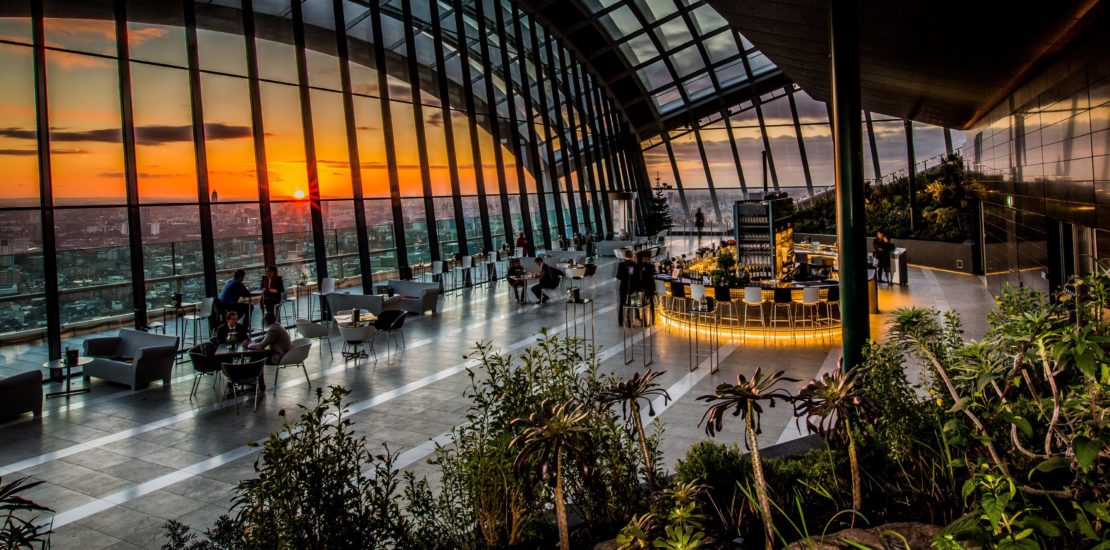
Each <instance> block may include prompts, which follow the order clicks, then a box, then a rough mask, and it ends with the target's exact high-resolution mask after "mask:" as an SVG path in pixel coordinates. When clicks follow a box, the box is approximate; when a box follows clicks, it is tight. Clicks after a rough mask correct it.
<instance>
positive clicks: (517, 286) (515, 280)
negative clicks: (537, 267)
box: [508, 258, 528, 301]
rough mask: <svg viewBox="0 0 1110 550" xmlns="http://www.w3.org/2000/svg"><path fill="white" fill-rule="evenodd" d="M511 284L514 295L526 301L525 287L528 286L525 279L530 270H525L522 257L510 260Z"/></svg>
mask: <svg viewBox="0 0 1110 550" xmlns="http://www.w3.org/2000/svg"><path fill="white" fill-rule="evenodd" d="M508 276H509V284H510V285H512V287H513V297H514V298H516V299H517V301H524V289H525V287H527V286H528V282H527V281H526V280H525V279H527V278H528V272H527V271H525V270H524V264H522V263H520V258H513V259H512V260H511V261H510V262H509V272H508Z"/></svg>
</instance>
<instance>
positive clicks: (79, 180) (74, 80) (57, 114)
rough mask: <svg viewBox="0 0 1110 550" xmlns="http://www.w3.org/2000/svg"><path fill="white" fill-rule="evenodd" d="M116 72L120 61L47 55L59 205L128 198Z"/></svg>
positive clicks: (51, 156)
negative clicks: (124, 173)
mask: <svg viewBox="0 0 1110 550" xmlns="http://www.w3.org/2000/svg"><path fill="white" fill-rule="evenodd" d="M117 70H118V69H117V65H116V60H115V59H104V58H100V57H90V56H87V55H81V54H74V53H66V52H56V51H49V50H48V51H47V52H46V75H47V79H48V80H49V82H50V87H49V88H48V92H47V93H48V94H49V96H50V97H49V100H48V101H49V105H50V125H51V129H50V141H51V147H52V150H51V154H50V163H51V169H52V172H53V173H52V179H53V184H54V201H55V203H56V204H95V203H100V204H105V203H107V204H120V203H121V202H124V199H125V198H126V197H127V186H126V183H125V181H124V177H123V145H122V141H123V135H122V132H121V131H120V126H121V119H120V112H119V108H120V105H119V80H118V78H119V75H118V74H117Z"/></svg>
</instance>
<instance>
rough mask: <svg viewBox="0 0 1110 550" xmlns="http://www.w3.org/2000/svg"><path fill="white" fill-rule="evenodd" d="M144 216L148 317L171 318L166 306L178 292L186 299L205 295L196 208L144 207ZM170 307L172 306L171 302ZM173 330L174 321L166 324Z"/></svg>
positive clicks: (169, 319) (144, 264)
mask: <svg viewBox="0 0 1110 550" xmlns="http://www.w3.org/2000/svg"><path fill="white" fill-rule="evenodd" d="M140 215H141V217H142V220H143V233H142V237H143V272H144V274H145V275H144V277H145V278H146V309H147V312H148V317H149V320H150V321H163V322H165V321H171V320H172V313H171V314H169V317H168V318H167V312H166V310H167V309H170V308H169V307H167V306H170V304H173V296H174V294H177V293H180V294H181V295H182V298H183V300H184V302H185V303H195V302H199V301H201V299H203V298H204V297H205V289H204V258H203V253H202V252H201V246H200V222H199V221H198V220H199V215H200V211H199V209H198V208H197V207H196V206H195V205H193V206H159V207H146V208H143V209H142V210H141V212H140ZM171 307H172V306H171ZM165 326H166V331H167V334H174V333H175V330H176V329H177V324H176V323H173V322H167V323H166V324H165Z"/></svg>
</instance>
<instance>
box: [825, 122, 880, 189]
mask: <svg viewBox="0 0 1110 550" xmlns="http://www.w3.org/2000/svg"><path fill="white" fill-rule="evenodd" d="M863 116H864V119H863V120H864V125H865V126H866V127H867V142H868V145H869V146H870V149H871V167H872V170H874V172H873V173H872V175H871V181H872V182H874V183H876V184H878V183H879V182H881V181H883V174H882V172H880V171H879V170H880V168H879V147H878V145H877V144H876V143H875V127H874V123H873V122H872V121H871V111H864V112H863ZM829 121H830V122H829V123H830V124H832V118H829Z"/></svg>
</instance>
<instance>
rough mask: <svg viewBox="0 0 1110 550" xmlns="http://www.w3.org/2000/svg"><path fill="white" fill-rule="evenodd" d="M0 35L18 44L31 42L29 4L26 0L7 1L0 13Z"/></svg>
mask: <svg viewBox="0 0 1110 550" xmlns="http://www.w3.org/2000/svg"><path fill="white" fill-rule="evenodd" d="M0 15H2V17H0V36H3V37H4V39H5V40H10V41H12V42H18V43H20V44H31V5H30V4H28V3H26V2H16V3H14V4H13V3H8V4H7V5H5V6H4V13H3V14H0Z"/></svg>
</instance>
